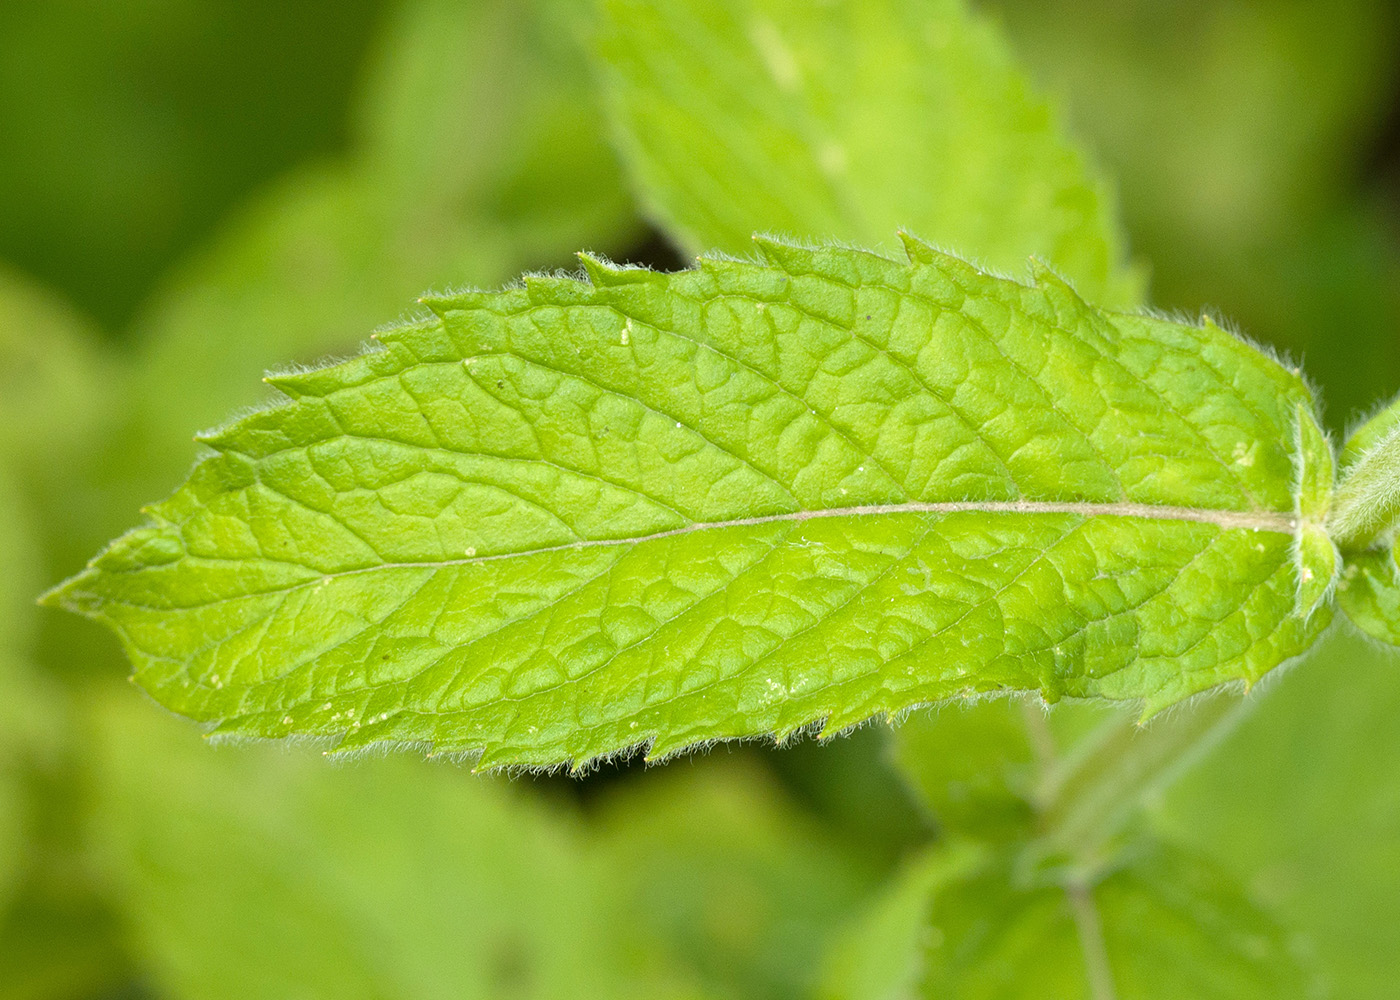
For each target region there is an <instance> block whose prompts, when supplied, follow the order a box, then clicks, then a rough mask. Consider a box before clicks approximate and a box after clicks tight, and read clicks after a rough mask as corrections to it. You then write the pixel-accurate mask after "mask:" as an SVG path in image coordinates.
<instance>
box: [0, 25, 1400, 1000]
mask: <svg viewBox="0 0 1400 1000" xmlns="http://www.w3.org/2000/svg"><path fill="white" fill-rule="evenodd" d="M982 9H983V10H984V11H986V12H987V13H988V14H989V15H990V16H991V17H992V18H993V20H994V21H995V22H996V23H997V24H999V25H1000V26H1001V27H1002V29H1003V30H1004V32H1005V34H1006V35H1007V37H1008V38H1009V39H1010V41H1011V44H1012V48H1013V50H1014V52H1015V54H1016V55H1017V56H1018V57H1019V59H1020V60H1021V61H1022V63H1023V64H1024V65H1025V66H1026V67H1027V68H1028V70H1029V72H1030V75H1031V78H1032V79H1033V80H1034V81H1035V82H1036V83H1037V85H1038V86H1039V87H1040V88H1041V89H1042V90H1043V91H1045V92H1047V93H1049V94H1050V95H1052V97H1053V98H1054V100H1055V101H1056V102H1057V103H1058V104H1059V105H1060V106H1061V107H1062V108H1063V109H1064V112H1065V115H1066V117H1067V119H1068V121H1069V123H1070V127H1071V130H1072V132H1073V134H1074V135H1075V137H1076V138H1077V139H1078V140H1079V141H1080V143H1081V144H1082V145H1083V147H1084V148H1085V149H1087V150H1088V151H1089V152H1090V154H1091V155H1092V156H1093V157H1094V158H1095V159H1096V160H1097V162H1098V163H1099V165H1100V166H1101V169H1102V170H1103V172H1104V173H1105V174H1106V175H1107V176H1108V177H1110V178H1112V182H1113V187H1114V189H1115V190H1116V193H1117V198H1118V201H1119V204H1120V207H1121V212H1122V216H1123V218H1124V220H1125V224H1126V228H1127V231H1128V234H1129V239H1130V247H1131V251H1132V253H1133V255H1134V256H1135V258H1136V259H1137V260H1138V261H1140V262H1141V263H1142V264H1143V265H1144V266H1145V268H1146V270H1147V273H1148V275H1149V288H1150V293H1149V296H1148V297H1149V301H1151V302H1152V303H1153V305H1154V306H1156V307H1158V308H1162V309H1165V310H1179V311H1181V312H1182V313H1183V314H1185V315H1188V316H1197V315H1199V314H1200V313H1201V311H1202V310H1203V309H1205V310H1209V311H1210V312H1211V313H1212V314H1213V315H1216V316H1218V317H1220V318H1223V319H1229V320H1231V321H1233V322H1235V323H1237V324H1238V326H1239V328H1240V329H1242V330H1243V331H1245V332H1246V333H1247V334H1248V335H1249V336H1250V337H1252V338H1255V339H1256V340H1258V341H1260V342H1263V343H1265V344H1268V345H1272V346H1273V347H1275V348H1277V349H1279V350H1281V351H1285V352H1287V353H1289V354H1290V355H1292V356H1294V357H1297V358H1299V359H1301V360H1302V361H1303V362H1304V364H1305V366H1306V369H1307V370H1308V371H1309V372H1310V373H1311V375H1312V377H1313V378H1314V380H1315V381H1316V382H1317V384H1318V385H1319V387H1320V389H1321V392H1322V396H1323V399H1324V402H1325V404H1326V417H1327V420H1328V423H1329V425H1330V426H1331V427H1332V429H1333V430H1334V432H1340V431H1341V430H1342V429H1343V428H1344V427H1345V426H1346V425H1347V424H1348V423H1349V422H1350V421H1353V420H1354V419H1355V418H1356V417H1357V416H1358V415H1359V414H1360V413H1361V412H1363V411H1364V410H1365V409H1366V408H1368V407H1371V406H1373V405H1375V404H1376V403H1378V402H1380V401H1381V400H1382V399H1384V398H1388V397H1389V396H1390V395H1392V394H1393V393H1394V392H1395V391H1396V389H1397V388H1400V336H1397V334H1400V10H1397V9H1396V8H1395V7H1393V6H1391V5H1389V4H1382V3H1375V2H1368V0H1326V2H1324V0H1308V2H1303V0H1272V2H1257V3H1244V2H1224V3H1222V2H1206V0H1176V2H1165V0H1116V2H1113V0H999V2H995V3H988V4H985V5H983V7H982ZM590 22H591V14H590V11H589V8H588V6H587V5H585V4H577V3H570V2H568V0H557V2H551V0H540V2H536V3H531V4H523V3H504V2H500V3H491V2H485V0H482V2H471V0H399V2H389V0H342V2H339V3H336V4H321V3H285V2H283V3H273V2H270V0H239V2H234V0H47V2H44V3H29V2H19V0H4V2H0V1000H3V998H8V997H16V998H19V997H24V998H59V997H74V998H80V997H92V998H96V997H112V998H116V997H121V998H138V997H171V998H191V1000H193V998H209V997H214V998H217V997H229V998H234V997H239V998H243V997H262V996H265V997H303V996H304V997H313V996H315V997H319V996H325V997H359V996H364V997H404V998H417V997H437V996H441V997H474V996H483V997H536V996H539V997H554V996H559V997H565V996H581V997H589V996H620V995H622V996H625V995H631V994H636V995H637V996H648V997H655V996H684V997H708V996H714V997H788V996H803V995H811V994H812V993H813V992H814V991H815V990H817V989H818V986H819V979H820V970H821V968H822V964H823V961H824V957H823V956H824V955H825V954H826V952H827V949H828V945H829V943H830V942H831V941H832V940H834V939H835V936H836V935H839V934H840V933H841V928H842V926H843V924H845V923H846V922H847V921H849V920H850V918H851V917H852V916H853V915H854V914H856V913H857V912H859V911H860V910H861V908H862V907H863V906H865V905H867V904H868V902H869V901H870V900H871V899H873V898H875V897H876V896H877V895H878V893H879V892H880V890H881V887H882V886H883V885H884V884H885V882H886V881H887V880H888V879H889V878H890V877H891V876H892V873H894V872H895V871H897V870H899V868H900V866H901V865H903V864H905V863H906V862H907V861H908V860H909V859H910V858H911V857H913V856H914V855H915V854H916V853H917V852H918V851H919V850H921V849H922V848H923V847H925V846H926V845H928V844H930V843H936V842H937V841H938V838H939V837H940V829H947V828H948V827H949V826H950V825H952V821H951V819H950V817H949V816H946V815H945V816H937V815H934V814H933V812H932V811H931V810H930V808H929V807H927V806H924V805H921V804H920V800H919V799H918V797H917V796H916V795H915V793H914V792H913V791H911V790H909V789H908V788H906V786H905V784H904V783H903V779H902V778H901V776H900V773H899V771H898V770H897V767H896V762H895V761H894V760H893V757H892V754H891V753H890V748H889V740H888V733H887V731H886V730H884V729H882V728H880V727H868V728H865V729H862V730H860V731H858V732H856V733H855V734H853V735H852V736H849V737H847V738H845V739H842V740H839V741H836V742H834V743H832V744H829V745H826V746H819V745H817V744H815V743H813V742H806V743H799V744H797V745H794V746H791V747H787V748H782V749H773V748H771V747H766V746H751V745H745V746H721V747H717V748H715V749H713V750H711V751H710V752H709V753H706V754H702V755H695V756H691V757H687V758H683V759H681V760H678V761H674V762H672V763H670V764H668V765H666V766H665V767H661V768H650V769H648V768H644V767H642V766H641V765H640V764H628V763H625V762H624V763H621V764H614V765H606V766H604V767H602V768H600V769H599V770H598V771H597V772H595V773H593V774H591V775H589V776H587V777H586V778H583V779H581V780H580V779H573V778H567V777H561V776H552V777H551V776H520V777H517V778H514V779H506V778H483V777H478V776H473V775H471V774H470V773H469V772H468V771H467V770H466V769H460V768H456V767H454V766H452V765H446V764H440V763H424V762H421V761H418V760H413V759H390V760H383V761H377V760H376V761H368V760H367V761H359V762H355V763H350V764H342V765H338V766H334V767H331V766H328V765H326V764H324V763H323V761H322V759H321V758H320V755H319V754H317V753H316V752H315V751H314V750H312V749H310V748H305V747H300V748H299V747H292V748H267V747H239V748H235V747H228V746H220V747H217V748H210V747H209V746H207V745H205V744H204V743H203V742H202V741H201V740H200V739H199V738H198V733H197V730H196V728H195V727H193V726H192V725H188V724H185V723H183V722H181V721H177V720H174V719H172V718H171V717H169V716H168V715H167V714H166V713H164V712H163V711H162V710H160V709H158V708H156V707H155V706H154V705H153V704H151V703H150V702H149V700H148V699H146V698H145V697H144V696H143V695H142V694H141V693H140V692H139V691H137V690H136V689H134V688H132V687H131V686H130V685H128V684H126V683H125V682H124V678H125V674H126V668H125V665H124V661H123V658H122V656H121V653H120V650H119V648H118V646H117V643H116V642H115V640H114V639H112V638H111V637H109V636H108V635H106V634H105V633H103V632H101V631H100V630H98V629H97V628H95V627H93V626H91V625H89V624H87V623H85V622H81V621H79V620H77V619H75V618H71V617H70V616H63V615H60V614H58V613H56V612H44V613H40V612H39V610H38V609H36V608H34V607H33V604H32V599H33V596H34V595H35V594H37V593H38V592H39V591H40V590H42V589H43V588H45V587H47V586H49V585H51V584H52V583H54V582H56V581H58V580H59V579H61V578H63V577H64V576H66V575H68V574H69V573H71V572H73V571H74V570H76V569H77V568H79V567H80V566H81V565H82V562H83V560H84V559H85V558H87V557H88V556H90V555H91V554H92V553H93V552H95V551H96V550H97V548H98V547H99V546H100V545H101V544H102V543H103V542H104V541H105V540H106V539H107V538H109V537H111V536H112V535H114V534H115V533H117V532H118V531H120V530H122V529H123V528H125V527H127V526H129V525H130V524H131V523H133V522H134V521H135V519H136V517H137V509H138V507H139V506H140V505H141V504H142V503H144V502H148V501H151V500H153V499H156V498H158V497H160V496H163V495H164V494H165V493H167V492H168V491H169V490H171V489H172V488H173V487H174V486H175V485H177V483H178V481H179V479H180V477H181V475H182V474H183V473H184V471H185V470H186V469H187V467H188V465H189V464H190V462H191V461H192V458H193V447H192V445H191V443H190V434H191V433H192V432H193V431H194V430H195V429H197V428H200V427H203V426H207V425H210V424H213V423H215V422H217V421H219V420H221V419H223V418H224V417H225V416H226V415H227V414H228V413H230V412H232V411H233V410H235V409H236V408H238V407H240V406H248V405H253V404H256V403H258V402H259V401H260V400H262V399H263V398H264V396H263V394H262V393H261V392H260V386H259V383H258V381H257V379H258V377H259V376H260V375H261V374H262V372H263V371H265V370H266V369H268V368H271V367H275V366H278V365H282V364H286V363H291V362H296V361H312V360H314V359H316V358H318V357H321V356H324V355H326V354H334V353H346V352H350V351H353V350H354V349H355V348H356V347H357V345H358V344H359V343H360V342H361V340H362V339H363V338H364V337H365V336H366V335H367V334H368V333H369V332H370V331H371V330H372V329H373V328H374V327H375V326H377V325H379V324H382V323H384V322H386V321H389V320H392V319H394V318H395V317H396V316H399V315H401V314H403V313H404V312H405V311H408V310H411V308H412V303H413V300H414V297H415V296H416V295H417V294H418V293H420V292H421V291H423V290H426V289H428V288H434V287H446V286H461V285H485V286H492V285H498V284H500V283H503V282H505V281H507V280H509V279H510V278H512V277H513V276H514V275H516V274H518V273H519V272H520V271H522V270H528V269H541V268H554V267H564V266H571V261H572V258H571V254H572V253H573V252H574V251H575V250H578V249H582V248H588V249H592V250H597V251H600V252H603V253H605V254H607V255H609V256H611V257H613V258H614V259H617V260H627V261H635V262H639V263H649V264H652V265H654V266H659V267H665V268H674V267H679V266H682V264H683V261H682V258H681V256H680V255H679V254H678V253H677V252H676V251H674V250H673V249H672V248H671V247H670V246H669V245H668V243H667V241H666V239H665V237H664V236H663V235H661V234H660V233H659V232H658V231H656V230H654V229H652V228H651V227H649V226H648V224H647V223H646V222H645V221H644V220H643V218H642V213H641V212H640V210H639V209H638V207H637V202H636V199H635V197H634V194H633V193H632V191H631V190H630V188H629V186H628V183H627V181H626V179H625V177H624V173H623V170H622V168H621V167H620V166H619V164H618V162H617V159H616V157H615V155H614V153H613V152H612V150H611V148H610V145H609V142H608V137H607V136H608V131H607V129H606V127H605V125H604V122H603V119H602V113H601V111H600V109H599V107H598V104H597V101H596V99H595V96H594V89H593V87H592V84H591V80H590V73H589V69H588V66H587V62H586V55H585V50H586V45H587V42H586V39H587V36H588V35H589V33H590V31H591V24H590ZM1266 688H1267V689H1266V690H1264V691H1261V692H1257V693H1256V695H1255V696H1254V697H1253V698H1252V702H1253V705H1252V709H1251V711H1250V713H1249V715H1248V717H1247V718H1246V719H1245V720H1244V721H1243V722H1241V723H1240V724H1239V725H1238V726H1237V727H1235V728H1234V729H1233V730H1232V731H1231V732H1230V734H1229V735H1228V736H1227V737H1226V738H1225V739H1224V740H1223V741H1222V742H1220V743H1219V744H1217V745H1215V746H1214V747H1212V748H1211V749H1210V750H1209V752H1208V753H1207V754H1206V755H1205V756H1204V757H1203V758H1202V759H1201V760H1199V761H1198V762H1197V763H1196V765H1195V767H1194V768H1193V769H1192V770H1191V771H1190V772H1189V773H1187V774H1185V775H1183V776H1180V777H1179V778H1178V780H1177V781H1176V782H1175V783H1174V784H1173V785H1172V786H1171V787H1170V788H1169V789H1166V790H1164V791H1159V792H1157V793H1156V794H1154V796H1153V797H1152V798H1151V800H1150V802H1149V803H1148V809H1147V820H1146V821H1147V822H1148V823H1150V824H1151V825H1152V826H1153V828H1154V829H1156V830H1158V831H1160V832H1161V833H1162V835H1163V836H1166V837H1169V838H1171V839H1172V840H1173V842H1177V843H1182V844H1187V845H1191V846H1193V847H1194V848H1196V849H1199V850H1200V851H1202V852H1204V853H1205V854H1208V855H1209V856H1210V857H1211V858H1213V859H1214V862H1216V863H1218V864H1220V865H1222V866H1225V867H1227V868H1228V869H1229V870H1230V871H1232V872H1233V873H1234V874H1235V876H1236V877H1237V878H1238V879H1239V881H1240V882H1241V884H1242V885H1243V886H1244V887H1245V891H1246V892H1247V894H1248V896H1249V898H1250V899H1251V900H1252V901H1253V902H1254V903H1257V904H1259V905H1261V906H1265V907H1267V908H1268V910H1269V911H1270V912H1271V913H1274V914H1276V915H1277V916H1278V918H1279V919H1280V920H1281V921H1282V922H1283V923H1284V924H1285V925H1286V926H1288V927H1290V928H1291V929H1292V931H1291V932H1292V934H1293V935H1294V936H1293V938H1292V940H1293V941H1294V942H1295V943H1296V945H1297V948H1298V949H1300V951H1301V952H1303V953H1306V955H1307V956H1308V958H1309V960H1310V961H1311V962H1313V963H1314V965H1315V967H1316V968H1317V970H1318V973H1317V975H1318V983H1319V984H1320V985H1319V987H1318V988H1319V990H1321V991H1322V992H1325V993H1330V995H1335V996H1339V997H1362V996H1374V997H1383V996H1391V995H1393V990H1394V983H1395V981H1396V979H1397V976H1400V959H1397V958H1396V956H1397V955H1400V726H1397V725H1396V724H1395V721H1394V720H1395V719H1396V718H1400V663H1397V662H1396V661H1395V658H1394V657H1392V656H1390V655H1389V654H1384V653H1381V652H1379V651H1377V650H1374V649H1372V648H1371V647H1369V646H1367V645H1366V644H1364V643H1363V642H1362V641H1361V640H1359V639H1356V638H1354V637H1351V636H1350V635H1348V634H1345V633H1344V632H1339V633H1337V634H1334V635H1332V636H1331V637H1329V639H1328V640H1327V641H1326V642H1325V644H1324V648H1322V649H1320V650H1319V651H1317V652H1316V653H1314V654H1313V655H1311V656H1309V657H1308V658H1307V659H1306V660H1305V661H1304V662H1303V663H1301V664H1299V665H1297V666H1296V667H1294V668H1293V669H1291V670H1290V671H1289V672H1288V674H1287V676H1285V677H1282V678H1279V679H1276V680H1275V681H1274V682H1273V683H1270V684H1269V685H1267V686H1266ZM936 725H937V723H935V726H936ZM949 725H952V724H951V723H949ZM987 738H989V737H988V736H987V731H985V730H979V731H978V732H977V733H974V734H973V735H971V736H967V737H966V743H961V744H959V743H955V744H951V745H953V746H954V749H953V750H952V751H951V752H952V753H954V754H956V753H958V752H961V751H962V750H964V749H965V748H967V747H968V746H970V745H971V744H972V743H974V742H975V741H976V740H979V739H987ZM975 777H976V776H975V775H974V776H973V778H969V779H966V780H965V782H964V783H965V784H966V783H968V782H971V784H972V785H975V784H976V781H975ZM960 787H961V786H960ZM930 798H931V799H933V800H934V801H938V800H937V796H936V795H931V796H930Z"/></svg>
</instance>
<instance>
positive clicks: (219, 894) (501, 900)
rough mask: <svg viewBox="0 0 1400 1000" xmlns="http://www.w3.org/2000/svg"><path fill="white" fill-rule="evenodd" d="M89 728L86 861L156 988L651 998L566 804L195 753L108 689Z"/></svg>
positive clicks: (312, 763)
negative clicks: (93, 865) (122, 916)
mask: <svg viewBox="0 0 1400 1000" xmlns="http://www.w3.org/2000/svg"><path fill="white" fill-rule="evenodd" d="M92 724H93V726H94V729H95V733H94V738H93V746H94V748H95V750H96V752H97V761H98V764H97V768H96V771H95V774H94V783H95V787H96V789H97V797H96V802H95V807H94V811H93V813H92V816H91V817H90V821H91V823H92V833H93V841H94V843H95V844H96V860H97V868H98V870H99V872H100V877H101V878H102V879H103V880H104V882H105V883H106V885H107V887H108V888H109V890H110V892H111V893H112V894H113V896H114V897H115V898H116V899H118V900H119V901H120V903H121V905H122V907H123V909H124V910H125V912H127V913H128V914H129V915H130V917H131V920H132V933H133V935H134V938H135V942H136V945H137V947H138V949H139V951H140V953H141V954H142V955H144V956H146V957H147V958H148V959H149V961H150V963H151V966H150V967H151V972H152V976H153V979H154V985H156V986H158V987H159V988H160V990H161V992H162V993H164V994H168V995H170V996H175V997H201V998H209V1000H218V998H221V997H227V998H230V1000H234V998H238V1000H243V998H253V997H268V998H275V997H285V996H299V997H326V998H341V997H351V998H354V997H364V998H371V997H401V998H425V1000H426V998H433V997H441V998H472V997H498V996H510V997H517V996H518V997H532V998H536V997H537V998H546V997H557V998H560V1000H565V998H571V997H595V996H596V997H604V996H615V997H619V998H625V997H628V996H632V995H636V996H639V997H640V996H656V995H657V994H656V993H654V992H652V989H653V988H655V984H650V983H644V982H643V981H642V979H641V977H634V976H632V975H630V974H629V972H630V970H628V969H626V968H625V967H624V965H623V961H624V956H623V954H621V945H622V944H623V942H622V940H621V939H620V938H619V937H618V936H617V935H615V934H614V933H613V928H614V927H615V926H616V925H617V924H618V923H619V922H625V921H627V920H628V918H629V916H630V915H629V914H628V913H626V912H622V911H619V912H613V911H612V909H611V908H612V907H613V906H614V903H615V895H614V893H613V891H612V889H611V887H610V886H609V884H608V883H609V881H610V878H611V876H610V875H609V873H608V871H607V870H606V869H604V868H602V867H600V866H599V865H598V864H597V858H595V857H594V856H593V854H592V853H590V851H589V850H588V847H589V845H588V843H587V841H586V838H585V831H584V830H583V828H582V825H581V823H580V822H579V818H578V816H577V815H576V811H575V810H572V809H569V808H567V804H561V803H559V802H552V801H549V800H546V799H538V798H536V797H533V796H531V795H529V787H528V785H526V786H521V787H512V786H511V785H510V784H509V783H507V782H488V781H486V780H484V779H478V778H474V777H473V776H472V775H471V774H470V773H468V772H465V771H463V770H461V769H459V768H457V767H455V766H453V765H451V764H440V765H437V766H433V765H425V764H423V763H422V762H420V761H412V760H406V759H397V760H390V761H373V762H370V761H366V762H362V763H361V764H360V765H359V766H355V767H349V768H340V769H334V770H328V768H327V765H326V763H325V762H324V761H323V760H322V759H321V758H320V756H319V755H318V754H315V753H314V752H313V753H308V752H305V750H303V751H301V752H292V753H287V752H283V751H278V750H275V749H271V748H252V747H227V746H225V747H218V748H216V749H214V750H211V749H210V748H209V747H207V746H205V745H201V744H200V743H199V741H197V740H192V739H191V735H192V733H191V731H190V729H189V727H188V726H186V725H183V724H180V723H178V722H176V721H175V720H173V719H170V718H169V717H162V716H161V715H160V714H158V713H153V712H151V711H150V708H149V706H147V705H143V704H141V703H140V702H139V701H137V700H134V699H131V698H130V697H129V692H126V691H121V690H116V691H110V692H103V697H102V698H101V699H100V700H98V701H97V703H96V704H95V705H94V706H93V712H92ZM153 760H158V761H160V767H159V768H152V766H151V762H152V761H153ZM663 970H664V967H663ZM644 985H645V986H647V987H649V988H648V989H646V990H645V991H644V990H643V988H642V987H643V986H644ZM662 995H679V994H676V993H667V994H662Z"/></svg>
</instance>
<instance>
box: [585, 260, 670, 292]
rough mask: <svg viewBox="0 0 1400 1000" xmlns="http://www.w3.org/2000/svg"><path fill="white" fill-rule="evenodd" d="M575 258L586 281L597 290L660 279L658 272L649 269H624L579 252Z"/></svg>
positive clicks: (610, 262) (608, 261) (618, 265)
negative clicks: (581, 266)
mask: <svg viewBox="0 0 1400 1000" xmlns="http://www.w3.org/2000/svg"><path fill="white" fill-rule="evenodd" d="M575 256H576V257H578V259H579V261H580V262H581V263H582V264H583V269H584V271H585V272H586V273H587V274H588V280H589V281H591V282H592V283H593V284H594V286H596V287H598V288H609V287H614V286H617V285H635V284H641V283H644V282H649V281H655V280H657V279H658V278H659V277H661V275H660V274H659V273H658V272H656V271H653V270H651V269H650V268H645V267H624V266H622V265H620V264H614V263H613V262H612V261H610V260H606V259H604V258H602V257H597V256H594V255H593V254H591V253H585V252H580V253H577V254H575Z"/></svg>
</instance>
